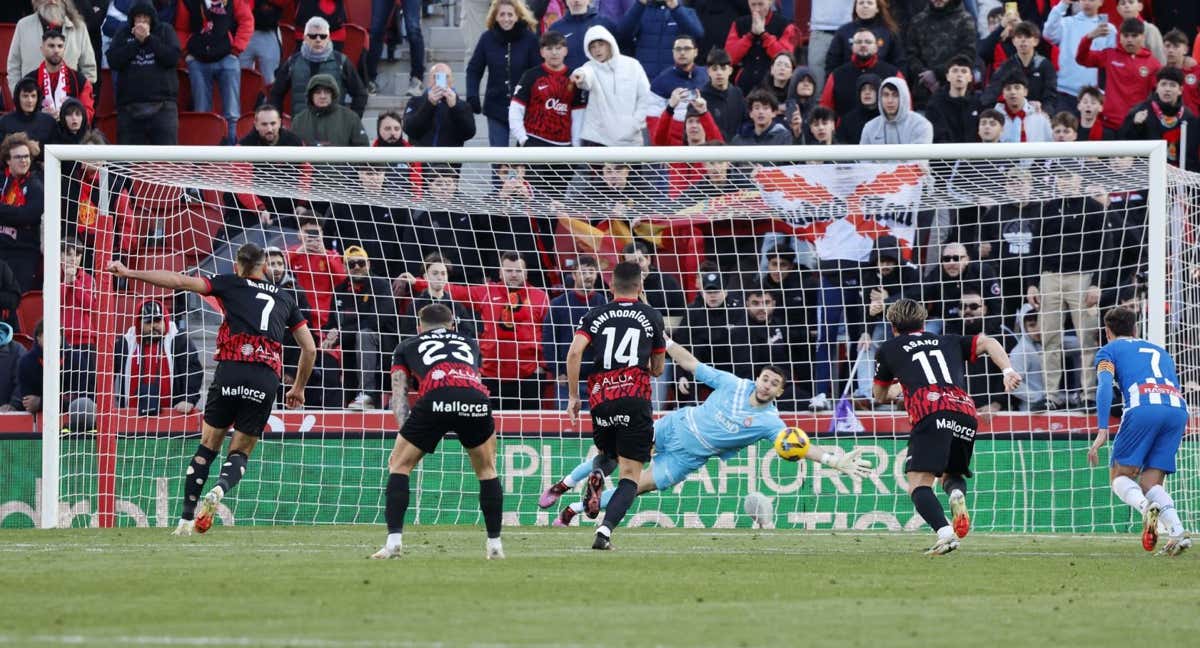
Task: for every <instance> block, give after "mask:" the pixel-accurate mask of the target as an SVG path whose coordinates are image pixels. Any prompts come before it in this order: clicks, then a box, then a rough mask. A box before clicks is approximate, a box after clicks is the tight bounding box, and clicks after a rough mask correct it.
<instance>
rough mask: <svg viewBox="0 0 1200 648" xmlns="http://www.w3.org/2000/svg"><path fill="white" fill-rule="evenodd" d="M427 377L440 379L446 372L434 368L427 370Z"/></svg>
mask: <svg viewBox="0 0 1200 648" xmlns="http://www.w3.org/2000/svg"><path fill="white" fill-rule="evenodd" d="M429 377H430V378H432V379H434V380H441V379H442V378H445V377H446V372H445V371H442V370H441V369H435V370H433V371H431V372H429Z"/></svg>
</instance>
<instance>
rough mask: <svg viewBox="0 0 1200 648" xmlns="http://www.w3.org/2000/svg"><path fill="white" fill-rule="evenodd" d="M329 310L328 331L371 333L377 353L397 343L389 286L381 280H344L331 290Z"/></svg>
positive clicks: (395, 321) (389, 284)
mask: <svg viewBox="0 0 1200 648" xmlns="http://www.w3.org/2000/svg"><path fill="white" fill-rule="evenodd" d="M331 308H332V310H333V313H334V314H333V317H330V318H329V328H338V329H341V330H342V331H344V332H345V331H375V332H376V333H379V348H380V349H394V348H396V345H397V344H398V343H399V342H400V340H399V338H398V337H397V335H396V334H397V332H398V331H399V330H400V320H399V318H398V316H397V315H396V300H395V298H394V297H392V285H391V283H390V282H388V280H387V279H385V278H383V277H347V278H346V279H345V280H344V281H342V282H341V283H340V284H338V285H337V287H335V288H334V289H333V304H332V307H331Z"/></svg>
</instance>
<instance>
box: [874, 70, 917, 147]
mask: <svg viewBox="0 0 1200 648" xmlns="http://www.w3.org/2000/svg"><path fill="white" fill-rule="evenodd" d="M887 87H891V88H892V89H893V90H895V91H896V92H898V93H899V94H900V107H899V108H898V109H897V110H896V114H895V115H893V116H892V117H891V118H889V117H887V116H886V113H884V111H883V89H884V88H887ZM911 105H912V101H911V99H910V95H909V93H908V84H906V83H905V82H904V79H901V78H899V77H890V78H887V79H884V81H883V83H882V84H880V87H879V116H878V117H876V118H875V119H872V120H871V121H869V122H867V125H866V126H863V132H862V139H861V140H859V143H861V144H930V143H932V142H933V125H932V124H930V123H929V120H928V119H925V118H924V117H923V116H921V115H920V114H919V113H916V112H913V110H912V107H911Z"/></svg>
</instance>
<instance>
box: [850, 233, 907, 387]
mask: <svg viewBox="0 0 1200 648" xmlns="http://www.w3.org/2000/svg"><path fill="white" fill-rule="evenodd" d="M920 294H921V271H920V269H919V268H918V267H917V266H916V264H914V263H912V262H910V261H905V260H904V254H903V252H902V251H901V247H900V241H899V239H897V238H896V237H894V236H891V235H890V234H885V235H883V236H880V237H879V238H878V239H876V240H875V249H874V250H872V251H871V259H870V261H869V262H868V265H867V266H866V267H864V268H863V273H862V303H863V304H866V313H865V314H866V317H865V322H866V330H864V331H863V332H862V334H861V335H860V336H859V338H858V352H859V353H860V354H862V355H864V356H865V357H863V358H862V359H861V360H859V361H858V374H857V377H856V378H857V380H856V381H855V384H856V388H855V398H863V399H865V398H869V397H870V396H869V395H870V394H871V382H872V381H873V380H874V378H875V353H876V351H877V350H878V348H879V345H880V344H883V342H884V341H885V340H887V339H889V338H891V337H892V326H891V324H889V323H888V321H887V319H886V314H887V307H888V306H889V305H891V304H892V303H893V302H895V301H896V300H898V299H900V298H902V297H907V298H909V299H920Z"/></svg>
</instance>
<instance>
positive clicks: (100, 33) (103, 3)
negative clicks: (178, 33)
mask: <svg viewBox="0 0 1200 648" xmlns="http://www.w3.org/2000/svg"><path fill="white" fill-rule="evenodd" d="M141 2H148V3H150V4H152V5H153V6H152V7H151V9H153V10H154V11H156V12H157V15H158V20H159V22H161V23H163V24H164V25H174V24H175V9H176V5H177V4H178V0H112V1H111V2H109V0H90V2H89V4H91V6H92V9H93V10H94V11H93V16H96V18H93V19H89V20H88V32H89V33H90V34H91V36H92V48H93V50H94V51H95V53H96V61H97V63H100V64H101V67H102V68H104V69H110V68H111V67H112V65H111V64H109V63H108V61H106V60H105V57H106V55H107V53H108V48H109V47H111V46H112V42H113V37H115V36H116V35H117V32H119V31H121V30H122V29H123V28H125V27H128V26H129V20H130V16H129V12H130V10H131V9H132V8H133V7H134V6H135V5H137V4H140V3H141ZM81 11H83V12H85V13H86V12H87V7H83V8H82V9H81ZM97 14H98V16H97ZM96 19H99V20H100V27H99V28H98V29H92V25H93V24H94V22H95V20H96Z"/></svg>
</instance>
